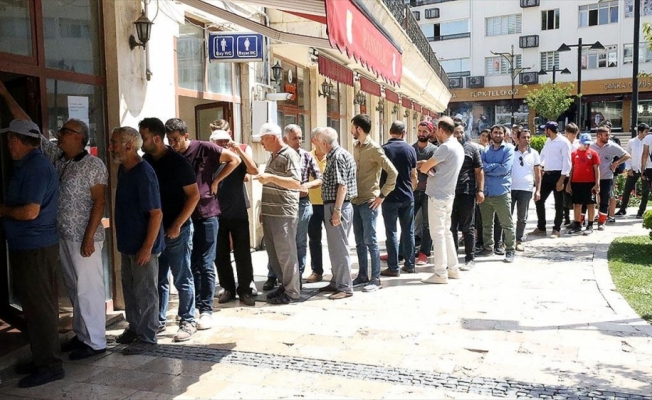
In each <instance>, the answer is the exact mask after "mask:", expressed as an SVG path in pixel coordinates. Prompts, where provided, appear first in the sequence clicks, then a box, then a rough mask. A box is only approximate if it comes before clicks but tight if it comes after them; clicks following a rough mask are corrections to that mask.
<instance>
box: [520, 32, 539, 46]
mask: <svg viewBox="0 0 652 400" xmlns="http://www.w3.org/2000/svg"><path fill="white" fill-rule="evenodd" d="M518 47H520V48H522V49H527V48H530V47H539V35H527V36H521V37H519V38H518Z"/></svg>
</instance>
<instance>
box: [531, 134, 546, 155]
mask: <svg viewBox="0 0 652 400" xmlns="http://www.w3.org/2000/svg"><path fill="white" fill-rule="evenodd" d="M546 139H547V138H546V135H536V136H532V139H531V140H530V147H532V148H533V149H534V150H536V151H538V152H539V154H541V150H542V149H543V145H544V144H546Z"/></svg>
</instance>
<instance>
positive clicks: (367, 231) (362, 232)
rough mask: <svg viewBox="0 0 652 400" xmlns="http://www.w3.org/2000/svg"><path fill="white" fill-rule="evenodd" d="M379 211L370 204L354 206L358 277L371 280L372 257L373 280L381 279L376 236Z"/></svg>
mask: <svg viewBox="0 0 652 400" xmlns="http://www.w3.org/2000/svg"><path fill="white" fill-rule="evenodd" d="M377 217H378V209H375V210H372V209H371V208H370V207H369V204H368V203H367V204H360V205H355V204H354V205H353V234H354V235H355V248H356V250H357V252H358V277H360V278H362V279H369V270H368V269H369V260H368V259H367V250H369V255H370V256H371V279H372V280H373V279H380V251H379V249H378V236H377V235H376V218H377Z"/></svg>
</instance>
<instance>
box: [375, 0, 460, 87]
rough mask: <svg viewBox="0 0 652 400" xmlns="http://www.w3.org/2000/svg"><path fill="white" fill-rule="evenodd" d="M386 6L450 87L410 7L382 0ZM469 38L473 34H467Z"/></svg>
mask: <svg viewBox="0 0 652 400" xmlns="http://www.w3.org/2000/svg"><path fill="white" fill-rule="evenodd" d="M382 1H383V3H384V4H385V6H387V8H388V9H389V11H390V12H391V13H392V15H393V16H394V18H395V19H396V21H397V22H398V23H399V24H400V25H401V26H402V27H403V30H405V33H406V34H407V35H408V37H409V38H410V39H411V41H412V43H414V46H415V47H416V48H417V49H419V52H420V53H421V54H422V55H423V58H425V59H426V61H427V62H428V64H429V65H430V67H431V68H432V69H433V71H435V73H436V74H437V76H439V79H441V81H442V83H443V84H444V85H445V86H446V87H448V75H446V72H445V71H444V69H443V68H442V67H441V64H439V60H437V56H436V55H435V52H434V51H433V50H432V47H430V43H429V41H428V39H427V38H426V36H425V35H424V34H423V31H422V30H421V28H420V27H419V23H418V22H417V20H416V18H414V15H413V14H412V13H411V12H410V7H409V6H406V5H404V4H402V2H400V1H396V0H382ZM430 1H434V2H436V3H441V2H442V0H438V1H437V0H430ZM446 1H451V0H446ZM428 4H434V3H428ZM420 5H425V4H420ZM467 35H468V36H467V37H469V36H470V35H471V34H470V33H468V34H467Z"/></svg>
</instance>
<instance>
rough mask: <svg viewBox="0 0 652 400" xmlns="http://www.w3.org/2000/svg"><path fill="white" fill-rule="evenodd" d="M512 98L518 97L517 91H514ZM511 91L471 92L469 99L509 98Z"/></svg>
mask: <svg viewBox="0 0 652 400" xmlns="http://www.w3.org/2000/svg"><path fill="white" fill-rule="evenodd" d="M513 93H514V96H517V95H518V89H514V91H513ZM511 95H512V89H509V90H478V91H475V92H471V97H502V96H511Z"/></svg>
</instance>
